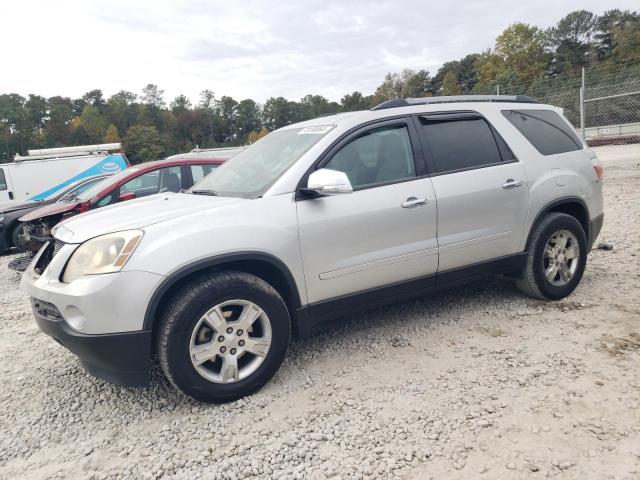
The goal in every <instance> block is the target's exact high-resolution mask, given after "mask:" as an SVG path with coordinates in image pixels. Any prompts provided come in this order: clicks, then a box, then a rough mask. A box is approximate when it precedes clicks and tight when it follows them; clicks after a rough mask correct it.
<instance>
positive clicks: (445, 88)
mask: <svg viewBox="0 0 640 480" xmlns="http://www.w3.org/2000/svg"><path fill="white" fill-rule="evenodd" d="M460 94H462V88H460V84H459V83H458V80H457V79H456V76H455V74H454V73H453V72H452V71H449V72H447V74H446V75H445V76H444V80H443V81H442V95H460Z"/></svg>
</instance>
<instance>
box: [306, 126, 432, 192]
mask: <svg viewBox="0 0 640 480" xmlns="http://www.w3.org/2000/svg"><path fill="white" fill-rule="evenodd" d="M393 126H404V127H405V128H406V129H407V134H408V135H409V143H410V145H411V155H412V157H413V167H414V169H415V172H416V176H415V177H410V178H406V179H402V180H394V181H391V182H385V183H378V184H375V185H371V186H367V187H363V188H359V189H358V190H367V189H369V188H376V187H382V186H385V185H391V184H394V183H403V182H407V181H412V180H416V179H418V178H421V177H423V176H424V175H425V173H426V168H425V165H424V161H423V158H422V146H421V145H420V143H419V142H418V138H417V136H416V135H417V133H416V131H415V126H414V125H413V122H412V121H411V117H400V118H391V119H389V118H387V119H381V120H380V121H377V122H374V123H369V124H367V125H364V126H361V127H360V128H358V129H356V130H354V131H352V132H349V133H348V134H347V135H345V136H344V137H343V138H342V139H340V140H339V141H338V142H337V143H336V144H334V145H333V146H331V147H330V148H329V150H328V151H327V153H325V155H323V157H322V158H321V160H320V161H319V162H317V163H316V165H314V166H313V167H312V169H311V171H315V170H319V169H321V168H324V167H325V166H326V165H327V164H328V163H329V162H330V161H331V160H332V159H333V157H335V155H336V154H337V153H338V152H339V151H341V150H342V148H344V147H345V146H346V145H347V144H349V143H350V142H352V141H354V140H356V139H357V138H359V137H361V136H363V135H364V134H366V133H367V132H370V131H373V130H377V129H379V128H384V127H393ZM309 173H310V172H307V174H306V175H305V177H304V178H307V177H308V175H309Z"/></svg>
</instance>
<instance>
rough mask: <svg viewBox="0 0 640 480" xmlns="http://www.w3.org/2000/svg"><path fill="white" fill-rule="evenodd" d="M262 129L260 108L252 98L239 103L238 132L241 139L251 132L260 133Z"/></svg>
mask: <svg viewBox="0 0 640 480" xmlns="http://www.w3.org/2000/svg"><path fill="white" fill-rule="evenodd" d="M261 127H262V118H261V112H260V107H259V106H258V104H257V103H256V102H254V101H253V100H251V99H250V98H246V99H244V100H242V101H241V102H239V103H238V106H237V107H236V130H237V133H238V135H239V136H240V137H241V139H245V138H246V137H247V135H249V133H250V132H255V131H259V130H260V128H261Z"/></svg>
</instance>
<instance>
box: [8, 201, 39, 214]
mask: <svg viewBox="0 0 640 480" xmlns="http://www.w3.org/2000/svg"><path fill="white" fill-rule="evenodd" d="M38 205H46V204H45V203H42V202H36V201H35V200H27V201H25V202H5V203H0V215H2V214H3V213H11V212H17V211H18V210H26V209H27V208H33V207H37V206H38Z"/></svg>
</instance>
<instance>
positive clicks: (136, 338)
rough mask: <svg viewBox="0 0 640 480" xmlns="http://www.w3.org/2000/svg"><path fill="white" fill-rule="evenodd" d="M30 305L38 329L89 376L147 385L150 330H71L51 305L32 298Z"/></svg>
mask: <svg viewBox="0 0 640 480" xmlns="http://www.w3.org/2000/svg"><path fill="white" fill-rule="evenodd" d="M31 304H32V308H33V314H34V316H35V318H36V323H37V324H38V327H40V330H42V331H43V332H44V333H46V334H47V335H49V336H50V337H52V338H53V339H55V340H56V341H57V342H58V343H60V344H61V345H62V346H64V347H65V348H66V349H67V350H69V351H70V352H72V353H74V354H75V355H77V356H78V357H79V358H80V361H81V362H82V365H83V366H84V367H85V369H86V370H87V371H88V372H89V373H90V374H91V375H93V376H95V377H98V378H100V379H103V380H106V381H108V382H111V383H115V384H116V385H123V386H128V387H143V386H146V385H148V384H149V367H150V364H151V332H147V331H141V332H126V333H109V334H102V335H87V334H83V333H79V332H76V331H74V330H73V329H71V328H70V327H69V325H67V323H66V322H65V321H64V319H63V318H62V315H60V312H58V309H57V308H56V307H55V306H54V305H53V304H50V303H48V302H44V301H41V300H37V299H34V298H32V299H31Z"/></svg>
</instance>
